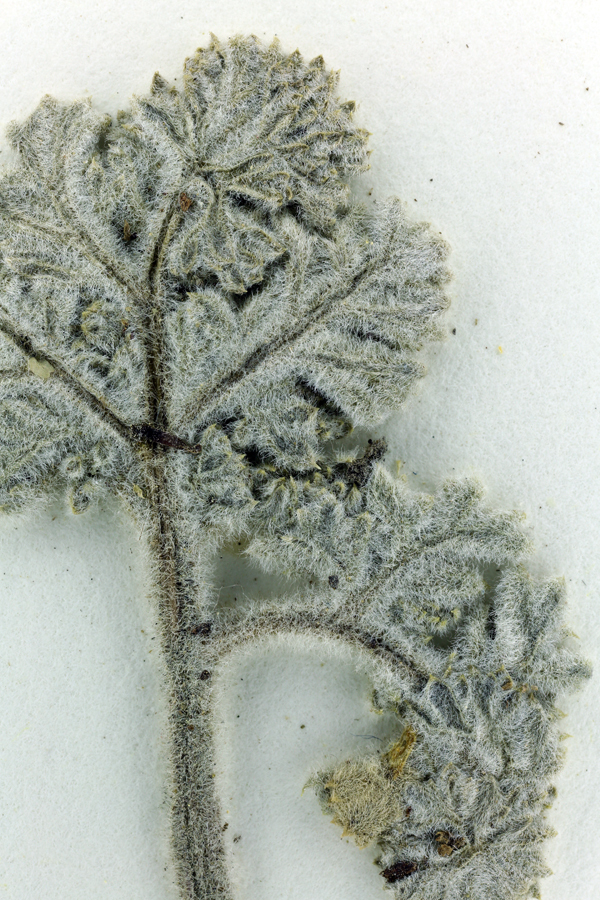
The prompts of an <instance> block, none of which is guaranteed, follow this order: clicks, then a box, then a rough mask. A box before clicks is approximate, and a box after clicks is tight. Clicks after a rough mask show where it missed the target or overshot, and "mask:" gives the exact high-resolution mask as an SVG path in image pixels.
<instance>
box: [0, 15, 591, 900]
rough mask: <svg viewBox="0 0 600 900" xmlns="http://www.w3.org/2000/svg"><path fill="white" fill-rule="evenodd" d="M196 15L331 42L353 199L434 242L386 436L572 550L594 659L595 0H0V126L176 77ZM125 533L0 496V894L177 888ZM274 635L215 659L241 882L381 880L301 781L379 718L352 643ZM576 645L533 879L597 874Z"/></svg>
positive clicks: (156, 697)
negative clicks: (438, 293)
mask: <svg viewBox="0 0 600 900" xmlns="http://www.w3.org/2000/svg"><path fill="white" fill-rule="evenodd" d="M210 31H213V32H215V34H217V35H218V36H219V37H222V38H226V37H228V36H230V35H232V34H235V33H237V32H242V33H247V32H254V33H256V34H257V35H258V36H259V37H261V38H263V39H265V40H269V39H271V38H272V37H273V35H274V34H277V35H279V37H280V39H281V41H282V44H283V47H284V49H286V50H289V51H291V50H293V49H295V48H296V47H298V48H299V49H300V50H301V52H302V53H303V55H305V56H306V57H308V58H310V57H312V56H314V55H317V54H319V53H321V54H323V56H324V57H325V59H326V61H327V63H328V64H329V65H330V66H332V67H333V68H336V69H338V68H339V69H341V72H342V78H341V84H340V91H341V93H342V95H343V96H344V97H347V98H353V99H356V100H357V101H359V109H358V113H357V116H358V120H359V122H360V124H362V125H364V126H365V127H367V128H368V129H369V131H371V132H372V134H373V137H372V139H371V147H372V149H373V154H372V157H371V166H372V168H371V171H370V172H369V173H367V174H366V175H365V176H363V178H362V180H361V183H360V185H358V184H357V191H358V192H359V193H360V195H361V196H364V197H365V199H366V200H367V202H369V201H370V198H373V199H375V198H382V197H385V196H387V195H389V194H395V195H398V196H400V197H402V198H403V199H404V200H406V202H407V205H409V206H410V207H411V209H412V212H413V213H414V215H415V217H417V218H419V219H426V220H431V221H433V222H434V223H435V227H436V229H437V230H439V231H440V232H441V233H442V234H443V235H444V237H445V238H446V239H447V240H448V241H449V242H450V244H451V245H452V249H453V253H452V257H451V266H452V269H453V271H454V273H455V278H454V282H453V284H452V288H451V292H452V299H453V305H452V308H451V310H450V313H449V324H450V329H451V330H452V329H454V328H455V329H456V334H452V333H451V334H450V336H449V338H448V340H447V341H446V342H445V344H443V345H440V346H439V347H436V348H435V349H434V350H429V351H427V352H426V353H425V354H424V356H426V358H427V361H428V366H429V372H428V375H427V377H426V379H425V380H424V381H423V383H422V384H421V386H420V387H419V390H418V391H417V392H416V394H415V395H414V396H413V398H412V399H411V400H410V402H409V403H408V405H407V407H406V408H405V410H404V411H403V412H402V413H401V414H399V415H397V416H395V417H394V418H393V419H392V420H391V421H390V422H389V423H388V424H387V425H386V426H385V427H384V428H382V429H381V432H382V433H385V434H386V435H387V436H388V437H389V438H390V444H391V450H390V459H391V461H392V463H393V461H394V460H396V459H398V460H401V469H400V471H401V472H403V473H405V474H406V476H407V478H408V480H409V481H410V483H412V484H414V486H415V487H417V488H423V487H425V488H433V487H435V486H437V485H439V484H440V482H441V480H443V478H444V477H445V476H447V475H459V474H472V473H476V474H477V475H479V477H480V478H481V479H482V480H483V482H484V483H485V484H486V486H487V488H488V490H489V498H490V502H492V503H494V504H495V505H497V506H502V507H512V506H517V507H519V508H521V509H522V510H523V511H524V512H525V513H526V514H527V520H526V521H527V526H528V527H531V528H532V529H533V535H534V538H535V542H536V547H537V550H536V555H535V557H534V559H533V561H532V567H533V569H534V570H535V571H536V572H537V573H538V574H540V575H555V574H558V573H563V574H564V575H565V578H566V579H567V582H568V585H569V596H570V610H569V621H570V623H571V624H572V626H573V629H574V631H575V632H576V633H577V634H578V635H579V636H580V638H581V643H582V647H583V649H584V652H585V654H586V655H587V656H588V657H589V658H591V659H592V660H593V661H594V656H595V654H596V648H597V646H598V645H599V643H600V613H599V606H598V579H599V575H600V566H599V565H598V537H597V535H598V523H599V521H600V477H599V476H600V462H599V460H600V453H599V451H600V410H599V408H598V407H599V406H600V402H599V401H600V397H599V394H600V391H599V387H600V354H599V352H598V347H599V346H600V315H599V313H600V272H599V268H600V267H599V264H598V256H599V254H598V247H599V246H600V215H599V214H598V208H599V200H600V198H599V193H600V133H599V132H600V77H599V76H600V61H599V57H598V52H597V48H598V46H599V42H600V10H599V9H598V6H597V4H596V3H595V2H593V0H587V2H576V0H571V2H564V0H563V2H552V0H545V2H542V0H538V2H527V3H523V2H522V0H519V2H516V0H512V2H506V3H503V4H482V3H480V2H477V0H464V2H461V3H459V4H457V3H456V2H450V0H447V2H441V0H421V2H419V3H417V2H402V0H398V2H392V0H390V2H388V3H387V4H384V3H381V2H374V0H370V2H369V3H364V2H363V3H358V2H354V0H352V2H337V3H336V2H332V3H323V2H322V0H305V2H304V3H303V4H302V6H301V8H299V9H295V8H293V7H292V5H291V4H283V3H281V2H266V0H254V2H253V3H252V4H250V3H248V2H246V0H235V2H226V0H221V2H218V3H217V2H216V0H205V2H203V3H201V4H200V3H195V2H194V3H192V2H189V0H180V2H178V3H177V4H174V3H172V2H168V0H163V2H159V0H144V2H135V0H119V2H116V0H105V2H103V3H98V2H87V3H83V2H79V3H78V2H69V0H53V2H52V3H47V2H45V3H43V2H38V0H36V2H32V0H22V2H20V3H18V4H11V5H10V6H9V5H8V4H5V5H4V8H3V9H2V11H1V12H0V35H1V37H0V41H1V46H2V53H1V54H0V85H1V86H2V87H1V89H0V125H1V126H4V125H5V124H6V123H7V122H8V121H9V120H10V119H13V118H17V119H20V118H23V117H24V116H25V115H27V114H28V113H29V112H31V110H32V109H33V108H34V106H35V105H36V103H37V102H38V100H39V98H40V97H41V95H42V94H44V93H52V94H54V95H56V96H58V97H60V98H62V99H67V98H76V97H79V96H82V95H91V96H92V97H93V100H94V102H95V103H96V104H97V106H98V107H99V108H101V109H103V110H107V111H109V112H111V113H115V112H116V110H117V109H118V108H119V107H123V106H126V104H127V102H128V98H129V96H130V95H131V94H132V93H135V92H144V91H146V90H147V89H148V87H149V84H150V80H151V77H152V75H153V73H154V71H155V70H156V69H159V70H160V71H161V73H162V74H163V75H164V76H165V77H167V78H169V79H174V78H176V79H177V81H176V82H175V83H180V73H181V66H182V62H183V59H184V57H185V56H186V55H189V54H190V53H191V52H193V50H194V49H195V48H196V47H197V46H199V45H203V44H206V43H207V41H208V39H209V32H210ZM0 147H2V148H3V152H2V154H0V161H1V160H2V159H3V158H6V156H7V152H6V144H5V143H1V144H0ZM371 191H372V193H371V194H369V192H371ZM139 549H140V548H139V535H138V534H137V533H136V531H135V528H134V527H133V526H132V525H130V524H128V523H127V522H126V521H124V520H123V519H121V518H120V517H119V516H118V514H117V512H116V511H115V509H114V508H113V507H112V506H111V504H107V505H105V506H104V507H102V508H101V509H99V510H96V511H92V512H90V513H89V514H86V515H85V516H82V517H77V518H75V517H73V516H71V515H70V514H69V513H66V512H64V511H63V510H62V509H58V508H56V507H54V506H52V507H51V508H49V509H47V510H44V511H41V512H40V513H39V514H37V515H36V516H35V517H33V518H32V519H30V520H27V521H21V520H7V519H4V520H0V595H1V602H0V716H1V721H2V731H1V734H0V898H2V897H7V898H11V900H30V898H32V897H39V898H41V900H59V898H60V900H79V898H81V897H86V898H90V900H95V898H99V900H100V898H102V900H138V898H139V900H142V898H144V900H159V898H160V900H172V898H173V900H174V898H175V897H176V892H175V891H174V889H173V886H172V877H171V872H170V869H169V864H168V847H167V842H168V838H167V827H168V823H167V806H166V802H165V793H164V776H165V766H166V761H165V760H166V754H165V746H164V726H165V704H164V699H163V697H162V695H161V689H160V671H159V666H158V665H157V662H156V657H157V652H156V651H155V650H154V645H155V644H156V640H154V641H153V640H152V639H153V637H154V636H155V635H154V632H153V627H154V618H153V615H152V610H151V608H150V604H149V601H148V599H147V584H146V583H145V581H144V574H143V564H142V560H141V557H140V552H139ZM220 577H221V578H222V584H223V592H224V596H225V595H227V592H228V591H229V592H230V591H232V590H234V589H237V588H236V587H235V586H236V585H238V584H239V583H240V581H241V579H242V578H246V577H250V579H251V582H252V585H253V587H252V589H253V590H260V582H259V581H257V582H254V580H253V579H254V578H258V577H259V576H258V574H257V573H255V572H246V573H244V572H243V571H242V570H241V569H240V568H238V569H232V568H231V566H229V565H228V563H227V560H224V561H222V564H221V568H220ZM151 651H152V652H151ZM267 651H268V652H267ZM267 651H265V650H264V649H263V650H262V651H259V650H254V651H249V652H248V655H247V656H246V657H244V659H243V660H242V661H241V662H240V664H239V666H238V667H237V668H234V669H232V670H229V671H228V672H227V674H226V676H224V679H223V691H224V698H223V703H222V709H221V711H220V715H221V718H222V720H223V726H222V727H223V729H224V741H223V747H222V754H221V757H220V759H219V772H218V773H216V775H217V777H218V779H219V782H218V783H219V785H220V787H221V790H222V792H223V801H224V803H225V808H226V809H227V810H228V813H227V815H228V821H229V828H228V832H227V833H228V834H229V835H231V837H230V838H228V840H229V844H228V846H229V848H230V855H231V864H232V878H233V882H234V884H235V886H236V891H237V894H236V896H238V897H239V898H240V900H242V898H243V900H259V898H260V900H275V898H277V900H280V898H285V900H301V898H302V900H306V898H308V897H310V898H311V900H341V898H342V897H343V898H344V900H359V898H360V900H376V898H379V897H381V896H383V894H382V884H381V878H380V876H379V875H378V873H377V869H376V868H375V867H374V866H373V865H372V860H373V858H374V853H373V852H372V851H371V850H362V851H360V850H358V849H356V848H355V847H354V846H353V845H352V844H351V843H349V842H347V841H346V840H345V839H344V840H342V839H341V838H340V834H339V833H336V828H335V826H333V825H331V824H330V823H329V822H328V820H327V818H326V817H324V816H323V815H322V814H321V812H320V809H319V807H318V804H317V802H316V800H315V798H314V796H313V795H312V793H311V792H310V791H306V792H305V793H304V794H302V793H301V790H302V785H303V784H304V782H305V780H306V778H307V777H308V775H309V774H310V771H311V770H312V769H313V768H314V767H316V766H319V765H320V764H321V763H322V762H323V761H324V760H327V759H330V758H331V756H332V755H333V756H335V755H336V754H338V755H339V754H342V755H343V754H345V753H348V754H350V753H353V752H356V750H357V749H359V748H360V747H361V746H362V745H363V742H364V743H365V744H367V745H368V743H369V742H370V741H375V740H376V739H377V737H381V736H382V735H383V733H384V730H385V723H384V722H381V721H380V720H379V719H378V717H375V716H373V714H372V713H370V712H369V704H368V684H366V683H365V681H364V679H363V678H362V676H360V674H356V673H355V672H354V668H353V665H352V661H351V659H350V658H347V659H332V658H328V657H326V656H325V655H323V653H322V651H319V649H318V647H315V646H314V645H311V647H305V648H304V649H302V647H295V648H290V647H287V646H285V645H281V644H279V645H278V644H277V642H276V643H275V644H273V645H271V646H270V647H269V648H267ZM595 672H596V674H595V677H594V680H593V682H592V683H590V684H589V685H588V686H587V688H586V689H585V691H584V692H583V693H582V694H581V695H580V696H578V697H576V698H571V699H569V700H568V702H566V703H565V704H564V706H563V708H564V710H565V712H568V714H569V718H568V719H567V720H566V723H565V730H566V731H568V732H569V733H570V734H572V735H573V737H572V738H571V739H570V740H569V741H568V742H567V744H568V755H567V765H566V767H565V769H564V770H563V772H562V773H561V775H560V777H559V778H558V779H557V787H558V791H559V796H558V800H557V802H556V804H555V806H554V808H553V810H552V812H551V814H550V818H551V821H552V822H553V824H554V825H555V827H556V829H557V831H558V836H557V837H556V838H555V839H553V840H552V841H551V842H549V843H548V846H547V859H548V862H549V864H550V866H551V867H552V869H553V870H554V875H553V876H551V877H550V878H548V879H546V880H545V881H544V882H543V886H542V896H543V898H544V900H575V898H576V900H593V898H595V897H597V896H598V893H599V891H600V866H599V865H598V862H597V847H596V843H597V842H596V840H595V835H596V832H597V819H598V814H599V812H600V809H599V804H600V800H599V799H598V798H599V797H600V774H599V773H600V766H599V765H598V760H599V750H598V747H599V744H598V741H599V734H600V704H599V703H598V701H597V697H596V691H598V690H599V689H600V682H599V679H600V664H599V663H598V662H597V661H596V669H595ZM242 679H243V681H242ZM238 716H239V718H238ZM302 724H304V725H305V728H304V729H302V728H301V727H300V726H301V725H302ZM378 729H379V730H378ZM369 734H370V735H371V737H360V735H369ZM357 735H358V736H357ZM338 758H339V756H338ZM238 835H239V840H238V841H236V842H235V843H234V841H233V838H234V837H235V836H238Z"/></svg>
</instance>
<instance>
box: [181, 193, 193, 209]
mask: <svg viewBox="0 0 600 900" xmlns="http://www.w3.org/2000/svg"><path fill="white" fill-rule="evenodd" d="M193 202H194V201H193V200H192V199H191V197H188V195H187V194H186V193H185V191H182V193H181V194H180V195H179V205H180V207H181V209H182V210H183V212H187V211H188V209H189V208H190V206H191V205H192V203H193Z"/></svg>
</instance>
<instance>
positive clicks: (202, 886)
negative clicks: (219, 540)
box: [145, 446, 426, 900]
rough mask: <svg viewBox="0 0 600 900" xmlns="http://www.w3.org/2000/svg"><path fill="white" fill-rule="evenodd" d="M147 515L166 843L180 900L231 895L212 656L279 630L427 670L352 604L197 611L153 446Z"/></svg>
mask: <svg viewBox="0 0 600 900" xmlns="http://www.w3.org/2000/svg"><path fill="white" fill-rule="evenodd" d="M145 452H146V453H147V456H148V459H147V462H148V465H149V467H150V473H151V474H150V478H149V481H150V482H151V483H152V482H153V483H154V491H153V494H152V496H151V498H150V499H151V504H152V516H153V536H152V544H153V551H154V555H155V559H156V570H155V583H156V600H157V612H158V615H159V619H160V625H161V633H162V645H163V653H164V660H165V663H166V669H167V677H168V690H169V700H170V738H171V747H172V751H171V753H172V791H173V806H172V845H173V850H174V856H175V865H176V870H177V876H178V881H179V886H180V890H181V896H182V900H232V897H233V894H232V891H231V887H230V885H229V879H228V875H227V870H226V863H225V852H224V847H223V842H222V829H223V817H222V814H221V809H220V803H219V799H218V797H217V795H216V790H215V778H214V774H215V746H214V736H213V724H212V722H213V715H212V700H213V693H214V687H213V684H214V674H215V670H216V668H217V667H218V665H219V663H220V661H221V660H222V659H223V658H224V657H226V656H227V655H229V654H230V653H232V652H235V651H236V650H238V649H239V648H241V647H242V646H243V645H244V644H246V643H250V642H254V641H256V640H260V639H261V638H262V637H265V636H268V635H272V634H276V633H281V632H287V633H294V634H297V635H299V636H301V635H307V634H311V635H314V636H317V637H320V638H334V639H335V640H338V641H340V640H341V641H343V642H344V643H347V644H350V645H351V646H353V647H355V648H357V649H359V650H361V651H363V653H366V654H367V655H368V657H370V658H371V659H373V661H374V662H376V663H377V664H378V665H380V666H382V667H383V668H388V669H396V670H398V669H401V670H402V671H403V674H404V675H405V676H408V677H409V678H410V680H411V682H412V683H413V684H414V686H415V688H416V689H417V690H418V689H419V688H420V687H422V685H423V682H424V681H426V677H424V674H423V673H422V672H420V671H417V670H416V669H415V667H414V666H412V664H411V663H410V661H408V660H407V659H405V658H403V657H402V656H401V655H400V653H399V651H398V650H397V649H395V648H394V647H392V646H390V645H388V644H386V643H385V642H384V641H383V640H380V639H378V638H377V637H374V636H373V635H372V634H369V633H367V632H366V631H365V630H364V629H362V628H361V625H360V618H359V617H358V616H357V613H356V610H355V609H354V607H353V606H348V607H347V608H341V609H339V610H332V611H330V612H329V613H328V614H327V613H326V614H324V613H323V610H320V609H318V608H315V607H313V606H312V605H310V604H307V605H306V606H305V607H304V608H302V609H298V610H297V611H296V613H295V615H293V616H292V617H290V614H289V612H288V613H286V614H284V613H282V612H281V610H280V609H278V608H277V607H272V608H270V609H268V610H265V611H263V612H259V613H257V614H252V613H250V614H248V615H247V616H246V617H243V616H242V617H235V618H232V619H230V620H226V619H223V618H220V617H218V616H216V615H215V616H212V617H210V619H209V620H208V621H206V620H204V621H203V620H202V619H201V618H200V613H199V609H200V604H199V603H198V602H197V599H198V598H197V595H196V589H199V587H197V585H196V583H195V578H194V573H193V565H191V562H190V560H191V554H190V553H189V550H190V549H191V546H192V541H191V539H188V535H186V533H185V519H184V518H183V517H182V516H181V515H179V514H178V510H177V508H176V505H175V501H174V499H173V498H174V496H175V494H174V491H173V490H170V489H169V488H170V486H169V485H168V483H167V479H166V477H165V472H164V462H165V459H166V455H167V454H168V453H169V452H170V451H169V450H168V449H165V448H163V447H160V446H156V447H155V448H154V449H150V448H146V450H145Z"/></svg>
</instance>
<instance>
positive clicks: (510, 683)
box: [502, 675, 514, 691]
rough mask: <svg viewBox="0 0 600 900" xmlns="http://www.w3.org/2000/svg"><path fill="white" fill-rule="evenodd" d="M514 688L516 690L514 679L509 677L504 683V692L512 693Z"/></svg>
mask: <svg viewBox="0 0 600 900" xmlns="http://www.w3.org/2000/svg"><path fill="white" fill-rule="evenodd" d="M513 688H514V683H513V680H512V678H511V677H510V675H509V676H508V678H507V679H506V681H505V682H504V684H503V685H502V690H503V691H511V690H512V689H513Z"/></svg>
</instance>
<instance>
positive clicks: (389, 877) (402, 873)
mask: <svg viewBox="0 0 600 900" xmlns="http://www.w3.org/2000/svg"><path fill="white" fill-rule="evenodd" d="M420 868H425V866H423V865H421V866H419V863H416V862H408V861H405V862H397V863H394V865H393V866H388V867H387V869H384V870H383V872H382V873H381V874H382V876H383V878H385V880H386V881H387V882H388V884H394V883H395V882H396V881H400V880H401V879H402V878H408V876H409V875H413V874H414V873H415V872H417V871H418V870H419V869H420Z"/></svg>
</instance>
